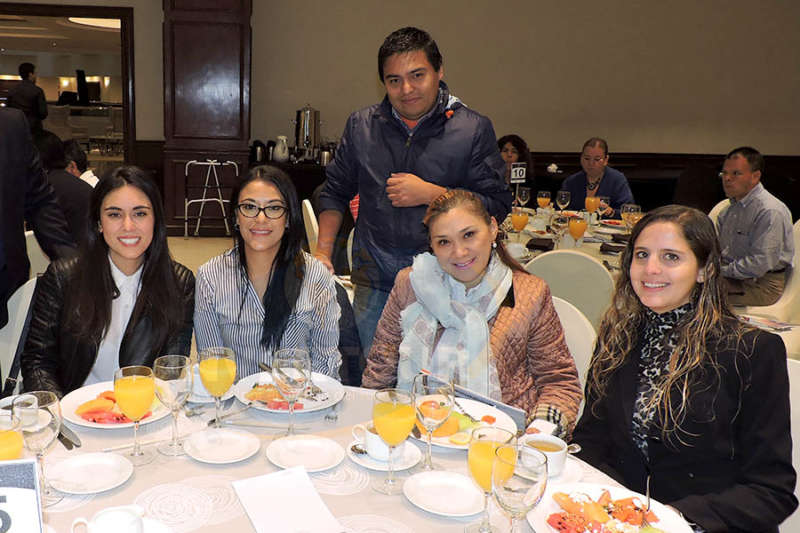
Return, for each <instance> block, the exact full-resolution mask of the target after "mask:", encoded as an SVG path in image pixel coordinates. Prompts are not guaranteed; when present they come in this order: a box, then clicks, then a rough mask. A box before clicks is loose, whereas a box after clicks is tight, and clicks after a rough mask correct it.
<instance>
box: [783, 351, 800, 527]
mask: <svg viewBox="0 0 800 533" xmlns="http://www.w3.org/2000/svg"><path fill="white" fill-rule="evenodd" d="M787 362H788V365H789V405H790V407H791V409H790V411H791V416H792V466H794V469H795V470H796V471H798V472H800V361H795V360H794V359H789V360H788V361H787ZM794 494H795V496H797V498H798V499H800V484H798V485H796V486H795V488H794ZM779 529H780V531H781V533H796V532H797V531H800V510H796V511H795V512H794V513H793V514H791V515H790V516H789V518H787V519H786V520H785V521H784V522H783V524H781V525H780V528H779Z"/></svg>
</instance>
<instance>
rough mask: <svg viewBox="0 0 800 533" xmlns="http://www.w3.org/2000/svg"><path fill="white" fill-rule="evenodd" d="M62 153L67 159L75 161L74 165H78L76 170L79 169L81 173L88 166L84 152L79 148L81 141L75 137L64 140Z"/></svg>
mask: <svg viewBox="0 0 800 533" xmlns="http://www.w3.org/2000/svg"><path fill="white" fill-rule="evenodd" d="M64 155H65V156H66V157H67V161H74V162H75V166H76V167H78V170H80V171H81V174H83V173H84V172H86V169H87V168H89V161H88V160H87V159H86V152H84V151H83V148H81V143H79V142H78V141H76V140H75V139H69V140H67V141H64ZM67 164H69V163H67Z"/></svg>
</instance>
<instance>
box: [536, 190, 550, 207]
mask: <svg viewBox="0 0 800 533" xmlns="http://www.w3.org/2000/svg"><path fill="white" fill-rule="evenodd" d="M536 203H538V204H539V207H542V208H544V207H547V206H548V205H550V191H539V192H538V193H537V194H536Z"/></svg>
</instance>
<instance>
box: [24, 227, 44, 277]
mask: <svg viewBox="0 0 800 533" xmlns="http://www.w3.org/2000/svg"><path fill="white" fill-rule="evenodd" d="M25 247H26V248H27V249H28V260H29V261H30V262H31V271H30V276H29V277H31V278H35V277H36V276H38V275H39V274H44V271H45V270H47V266H48V265H49V264H50V258H49V257H47V254H45V253H44V251H43V250H42V247H41V246H39V241H37V240H36V236H35V235H34V234H33V231H31V230H28V231H26V232H25Z"/></svg>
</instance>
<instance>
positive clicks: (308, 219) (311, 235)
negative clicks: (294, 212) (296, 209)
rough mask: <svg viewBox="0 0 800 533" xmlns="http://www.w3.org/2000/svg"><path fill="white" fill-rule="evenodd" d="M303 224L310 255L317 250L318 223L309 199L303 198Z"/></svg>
mask: <svg viewBox="0 0 800 533" xmlns="http://www.w3.org/2000/svg"><path fill="white" fill-rule="evenodd" d="M303 225H304V226H305V227H306V239H307V240H308V251H309V253H310V254H311V255H314V253H315V252H316V251H317V237H318V235H319V224H318V223H317V215H315V214H314V208H313V207H311V201H310V200H308V199H306V200H303Z"/></svg>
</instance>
